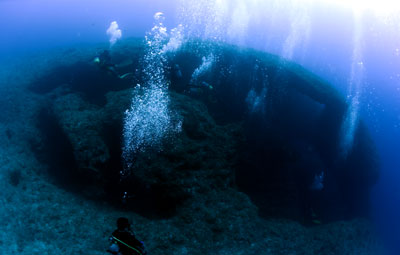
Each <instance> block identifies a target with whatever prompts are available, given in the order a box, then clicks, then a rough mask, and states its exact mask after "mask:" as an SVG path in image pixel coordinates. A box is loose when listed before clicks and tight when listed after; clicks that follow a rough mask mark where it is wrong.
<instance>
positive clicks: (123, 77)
mask: <svg viewBox="0 0 400 255" xmlns="http://www.w3.org/2000/svg"><path fill="white" fill-rule="evenodd" d="M130 76H133V73H126V74H123V75H120V76H119V78H120V79H126V78H128V77H130Z"/></svg>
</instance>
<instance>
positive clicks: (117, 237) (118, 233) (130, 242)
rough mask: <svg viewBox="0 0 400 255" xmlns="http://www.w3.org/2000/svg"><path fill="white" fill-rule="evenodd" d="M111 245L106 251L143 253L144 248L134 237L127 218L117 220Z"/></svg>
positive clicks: (141, 254) (130, 254)
mask: <svg viewBox="0 0 400 255" xmlns="http://www.w3.org/2000/svg"><path fill="white" fill-rule="evenodd" d="M110 240H111V242H112V244H111V246H110V247H109V248H108V250H107V252H109V253H111V254H115V255H145V254H147V253H146V250H145V247H144V245H143V243H142V242H141V241H139V240H138V239H136V237H135V235H134V234H133V232H132V230H131V225H130V223H129V220H128V219H127V218H124V217H121V218H118V220H117V229H116V230H115V231H114V232H113V233H112V235H111V237H110Z"/></svg>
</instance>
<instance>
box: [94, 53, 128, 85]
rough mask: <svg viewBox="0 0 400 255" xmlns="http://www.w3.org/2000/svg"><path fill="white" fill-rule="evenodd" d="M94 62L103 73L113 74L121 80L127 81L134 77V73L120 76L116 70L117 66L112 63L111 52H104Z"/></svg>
mask: <svg viewBox="0 0 400 255" xmlns="http://www.w3.org/2000/svg"><path fill="white" fill-rule="evenodd" d="M93 62H94V63H95V64H96V65H97V66H98V67H99V68H100V69H101V70H103V71H105V72H107V73H110V74H112V75H113V76H115V77H117V78H119V79H125V78H128V77H130V76H132V75H133V73H126V74H123V75H119V74H118V72H117V70H116V68H117V66H116V65H115V64H114V63H112V61H111V55H110V51H109V50H104V51H103V52H102V53H100V55H99V56H97V57H95V58H94V60H93Z"/></svg>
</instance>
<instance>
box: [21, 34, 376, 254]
mask: <svg viewBox="0 0 400 255" xmlns="http://www.w3.org/2000/svg"><path fill="white" fill-rule="evenodd" d="M92 53H93V55H90V54H88V53H85V54H86V55H88V56H87V57H81V58H80V59H79V60H77V61H76V62H72V63H68V64H64V65H59V66H58V67H56V68H52V69H50V70H48V71H47V73H46V74H44V75H43V76H40V77H37V78H36V79H33V81H32V83H31V84H30V85H29V86H28V88H29V89H30V91H31V92H32V93H35V94H36V95H37V96H38V97H40V99H39V100H38V101H40V104H39V105H40V107H38V108H39V109H38V110H37V112H36V115H35V116H36V120H37V122H36V127H37V130H38V131H39V135H37V136H36V137H34V138H32V139H31V140H30V142H31V146H32V148H34V151H35V153H36V157H37V158H38V159H39V160H40V161H41V162H42V163H43V164H45V165H47V166H48V168H47V172H46V174H47V175H48V176H49V177H51V178H52V179H53V180H55V183H57V185H61V186H62V187H63V188H65V189H67V190H72V191H74V192H75V194H79V195H80V196H83V197H85V199H90V200H94V201H107V203H108V204H111V205H113V206H115V207H116V208H119V209H123V210H126V211H125V212H126V213H130V214H132V213H133V215H134V216H132V217H134V218H135V219H137V220H139V221H141V222H142V223H138V229H139V234H140V235H141V236H142V237H143V238H145V239H146V240H148V242H149V246H150V248H151V251H152V253H154V254H164V253H165V251H169V252H170V253H171V254H186V253H187V252H189V251H190V253H191V254H203V253H207V252H208V251H210V250H218V252H217V253H215V254H232V252H235V251H238V250H240V251H242V252H241V254H260V252H261V251H266V253H265V254H288V253H290V252H296V251H297V252H298V253H293V254H314V253H315V252H320V253H323V254H352V253H351V251H350V252H347V249H348V248H347V247H344V246H343V247H337V246H336V243H337V242H342V241H343V240H339V239H340V238H342V239H343V238H345V237H346V236H347V237H348V238H352V239H353V241H354V245H355V247H357V248H356V249H359V250H362V251H367V250H368V249H369V248H370V247H368V245H367V244H365V245H364V244H362V241H359V240H363V239H364V238H369V236H370V233H369V232H368V230H367V229H368V227H367V225H368V224H364V222H363V221H358V220H356V221H354V222H351V223H349V224H347V225H346V223H340V222H341V221H342V220H349V219H353V218H356V217H360V216H367V214H368V210H367V208H368V203H369V192H370V189H371V188H372V187H373V184H374V183H375V182H376V181H377V179H378V176H379V173H378V169H379V167H378V163H377V157H376V153H375V151H374V145H373V143H372V141H371V140H370V138H369V135H368V131H367V129H366V127H365V126H364V125H363V124H362V122H361V123H360V125H359V126H358V128H357V130H356V135H355V138H354V141H355V142H354V147H353V149H352V151H351V153H350V154H349V156H347V157H345V158H343V157H341V153H340V148H339V147H340V146H339V144H338V141H339V136H340V132H339V130H340V125H341V123H342V120H343V115H344V113H345V112H346V110H347V107H348V106H347V103H346V101H345V99H344V98H343V96H341V95H340V93H339V92H338V91H336V90H335V89H334V88H333V87H332V86H330V85H329V84H328V83H326V82H325V81H323V80H321V79H319V78H318V77H316V76H314V75H313V74H311V73H310V72H308V71H307V70H305V69H303V68H302V67H300V66H298V65H296V64H294V63H289V62H287V61H285V60H282V59H280V58H278V57H276V56H273V55H269V54H267V53H261V52H257V51H254V50H250V49H241V48H237V47H234V46H229V45H219V44H214V43H207V42H199V41H191V42H188V43H186V44H184V45H183V46H182V48H181V49H179V51H177V52H171V53H168V54H167V56H166V57H167V63H166V65H165V72H166V74H167V76H168V80H170V82H171V83H170V89H169V91H168V96H169V99H170V105H169V108H170V109H171V110H173V111H175V112H178V113H179V115H180V116H181V117H182V131H181V132H180V133H179V134H177V135H176V136H173V137H169V138H168V139H165V140H164V141H163V143H162V148H161V149H157V150H149V151H146V152H145V153H137V155H135V162H134V164H133V166H132V167H131V168H130V169H128V174H127V175H125V176H124V177H123V178H122V177H121V171H126V169H124V165H123V161H122V159H121V154H122V151H121V148H122V130H123V121H124V116H125V115H124V113H125V111H126V110H127V109H128V108H129V107H130V104H131V99H132V97H134V96H135V90H134V87H135V86H137V85H136V84H142V82H143V73H142V72H143V70H142V69H141V67H140V59H141V58H142V57H143V54H144V47H143V43H142V41H141V40H128V41H126V42H123V43H121V44H120V45H117V46H116V48H115V49H113V51H112V53H111V57H112V59H113V61H114V63H115V66H116V70H117V72H118V73H120V74H123V73H126V72H128V71H132V72H133V75H132V76H133V77H129V79H120V78H119V77H116V76H115V75H114V74H112V73H108V72H104V70H101V69H99V68H98V67H96V66H95V65H94V64H92V63H91V57H94V56H95V53H94V52H92ZM82 59H83V60H82ZM208 62H209V63H208ZM321 171H323V172H324V173H325V179H324V182H323V189H321V190H317V191H316V190H312V189H311V188H310V186H311V185H312V182H313V180H314V178H315V176H316V175H317V174H319V173H320V172H321ZM14 179H15V178H14ZM139 215H140V216H139ZM260 216H261V217H260ZM265 219H268V220H269V221H265ZM338 221H339V222H338ZM329 222H333V223H329ZM312 223H314V224H318V225H319V224H320V223H327V225H321V226H317V227H316V228H314V229H308V228H306V227H304V226H302V225H301V224H304V225H308V224H312ZM335 224H339V225H340V224H344V227H343V228H344V229H345V230H343V229H342V230H339V228H340V227H339V225H335ZM354 225H357V226H354ZM162 226H164V227H165V226H169V227H165V228H163V227H162ZM172 226H173V227H172ZM149 228H151V229H154V230H153V231H146V229H149ZM357 228H358V229H363V230H362V231H364V230H365V231H364V232H363V233H361V234H360V237H357V238H360V239H357V238H356V237H355V236H356V235H357V234H356V233H355V232H356V230H355V229H357ZM166 229H170V230H171V233H167V232H166ZM156 230H157V231H158V233H159V234H158V235H157V234H156V233H157V231H156ZM331 231H336V232H337V237H338V238H339V237H340V238H339V239H336V237H335V238H334V237H332V236H330V235H331V234H330V232H331ZM343 231H345V232H346V231H347V232H346V233H342V232H343ZM178 233H181V234H178ZM289 233H292V234H293V236H291V237H287V238H288V239H289V240H286V241H283V239H284V238H283V236H288V235H289ZM294 233H297V234H294ZM318 233H323V234H322V235H323V236H324V237H321V239H322V240H319V241H318V242H313V243H312V244H311V245H306V243H308V241H309V240H314V239H315V238H317V236H318V235H319V234H318ZM299 235H300V236H303V238H302V239H301V238H300V239H299V238H298V237H299ZM265 236H267V237H268V238H267V239H268V240H264V239H265ZM282 238H283V239H282ZM295 239H296V240H295ZM354 239H357V240H354ZM196 240H197V241H196ZM332 240H333V241H332ZM285 242H286V243H291V247H283V246H284V244H283V243H285ZM345 242H350V241H349V240H346V241H345ZM358 242H359V243H358ZM233 243H234V244H235V245H234V246H232V247H231V248H227V247H229V245H230V244H233ZM355 243H357V244H355ZM343 245H344V244H343ZM328 246H329V247H328ZM350 250H351V249H350ZM246 251H247V252H246Z"/></svg>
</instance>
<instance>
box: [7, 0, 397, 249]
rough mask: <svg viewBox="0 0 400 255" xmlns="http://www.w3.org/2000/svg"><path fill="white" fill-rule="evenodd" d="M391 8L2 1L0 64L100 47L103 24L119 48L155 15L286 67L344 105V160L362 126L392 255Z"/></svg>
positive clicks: (377, 214) (149, 0) (213, 1)
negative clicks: (290, 64) (375, 157)
mask: <svg viewBox="0 0 400 255" xmlns="http://www.w3.org/2000/svg"><path fill="white" fill-rule="evenodd" d="M339 2H340V3H339ZM353 2H357V1H353ZM370 2H373V1H370ZM377 2H378V1H377ZM358 3H359V4H358V6H359V5H361V6H362V5H363V4H362V3H360V2H358ZM385 4H386V2H384V3H383V4H382V5H385ZM390 4H391V5H392V6H390ZM390 4H388V5H389V6H390V8H389V9H390V11H388V10H385V11H382V12H380V11H379V10H378V9H377V8H375V7H376V5H373V7H371V8H367V7H368V4H365V5H364V8H356V5H352V4H343V1H336V2H335V1H323V0H321V1H307V0H304V1H301V0H292V1H290V0H285V1H279V0H270V1H269V0H265V1H261V0H260V1H258V0H249V1H246V0H235V1H229V0H208V1H207V0H199V1H195V0H176V1H175V0H174V1H163V0H158V1H156V0H133V1H126V0H115V1H103V0H87V1H75V0H72V1H71V0H59V1H46V0H1V1H0V24H2V28H1V37H0V63H3V62H5V61H8V60H10V59H14V58H19V59H20V58H21V57H22V58H24V56H30V55H32V54H36V53H37V52H46V51H48V50H53V49H58V48H68V47H77V46H79V45H90V44H94V43H108V40H109V37H108V35H107V34H106V30H107V28H108V27H109V25H110V23H111V22H112V21H117V22H118V25H119V28H120V29H121V31H122V39H124V38H129V37H141V38H144V36H145V35H146V33H147V32H148V31H150V30H151V28H152V27H153V25H154V17H153V16H154V14H155V13H156V12H162V13H163V14H164V16H165V22H164V23H163V25H165V27H166V28H167V29H168V31H170V30H171V29H172V28H175V27H177V26H178V25H179V24H181V25H183V27H184V32H183V34H184V35H185V37H186V38H201V39H203V40H211V41H222V42H225V43H229V44H234V45H239V46H243V47H250V48H254V49H257V50H261V51H265V52H268V53H272V54H276V55H279V56H282V57H284V58H285V59H288V60H291V61H294V62H296V63H298V64H300V65H302V66H303V67H305V68H307V69H308V70H310V71H312V72H313V73H315V74H317V75H318V76H320V77H322V78H323V79H324V80H326V81H328V82H329V83H330V84H332V85H333V86H335V87H336V88H337V89H338V90H339V91H340V92H341V93H342V94H343V95H345V96H347V100H348V102H349V104H352V103H353V105H354V107H353V108H351V109H350V110H349V111H350V112H349V115H348V122H347V124H346V123H344V124H343V125H344V126H343V130H344V131H343V139H344V141H343V150H344V154H345V153H346V152H345V151H346V150H349V148H350V149H351V146H352V135H353V134H352V131H351V130H352V128H354V125H356V124H355V123H357V120H358V119H362V120H363V121H365V123H366V124H367V127H368V130H369V131H370V134H371V136H372V138H373V141H374V142H375V144H376V146H377V149H378V152H379V156H380V163H381V177H380V180H379V183H378V184H377V185H376V187H375V188H374V191H373V194H372V211H373V219H374V222H375V226H376V230H377V231H378V233H379V234H380V236H381V237H382V239H383V240H385V241H386V245H388V246H389V247H391V249H393V250H394V253H393V254H398V252H400V240H399V237H400V218H399V217H398V216H399V215H400V203H399V201H400V186H399V183H400V173H399V172H398V171H399V170H400V157H399V156H398V151H399V149H400V103H399V102H400V18H399V17H400V16H399V15H400V6H399V5H398V4H397V3H396V2H393V1H392V2H390ZM374 8H375V9H374ZM157 61H158V60H157ZM346 137H347V138H346ZM396 251H397V253H396Z"/></svg>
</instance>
